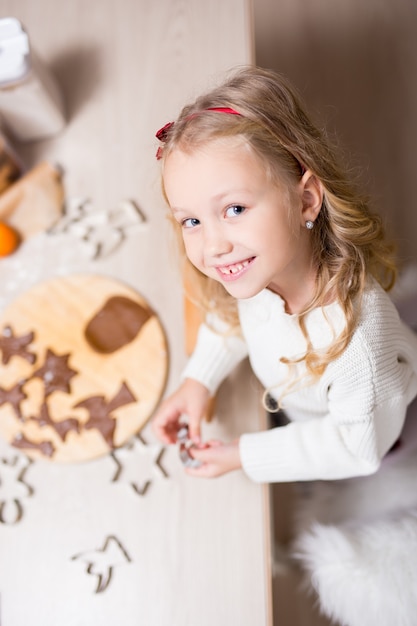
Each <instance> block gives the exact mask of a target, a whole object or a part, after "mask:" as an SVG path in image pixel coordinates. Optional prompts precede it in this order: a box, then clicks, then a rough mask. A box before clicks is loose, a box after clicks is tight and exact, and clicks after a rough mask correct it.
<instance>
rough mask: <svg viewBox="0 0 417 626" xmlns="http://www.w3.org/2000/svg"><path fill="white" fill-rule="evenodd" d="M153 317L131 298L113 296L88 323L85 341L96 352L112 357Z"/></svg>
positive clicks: (149, 311) (150, 312)
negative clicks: (112, 354)
mask: <svg viewBox="0 0 417 626" xmlns="http://www.w3.org/2000/svg"><path fill="white" fill-rule="evenodd" d="M152 315H153V313H152V311H151V310H150V309H147V308H144V307H143V306H141V305H140V304H138V303H137V302H134V301H133V300H131V299H130V298H126V297H124V296H113V297H112V298H109V299H108V300H107V302H106V303H105V304H104V306H103V307H102V308H101V309H100V311H99V312H98V313H97V314H96V315H95V316H94V317H93V318H91V320H90V321H89V322H88V324H87V326H86V328H85V338H86V340H87V342H88V343H89V345H90V346H91V347H92V348H93V350H95V351H96V352H100V353H104V354H111V353H112V352H116V350H119V349H120V348H123V346H125V345H127V344H129V343H130V342H131V341H133V340H134V339H135V337H136V336H137V334H138V333H139V331H140V330H141V328H142V326H143V325H144V324H145V323H146V322H147V321H148V320H149V318H150V317H152Z"/></svg>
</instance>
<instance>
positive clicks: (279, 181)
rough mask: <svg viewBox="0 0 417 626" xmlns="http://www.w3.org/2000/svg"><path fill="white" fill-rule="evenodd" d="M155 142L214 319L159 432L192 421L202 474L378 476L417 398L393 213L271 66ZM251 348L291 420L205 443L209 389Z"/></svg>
mask: <svg viewBox="0 0 417 626" xmlns="http://www.w3.org/2000/svg"><path fill="white" fill-rule="evenodd" d="M157 137H158V139H159V140H160V141H161V146H160V148H159V150H158V155H157V156H158V158H160V159H161V162H162V178H163V190H164V194H165V197H166V200H167V202H168V205H169V207H170V213H171V215H172V218H173V223H174V224H175V227H176V229H177V230H178V231H179V233H180V234H181V239H182V242H183V247H184V251H185V255H186V262H187V264H188V265H189V266H190V267H191V268H192V272H193V276H194V279H195V280H194V285H193V296H194V297H195V298H197V299H198V301H199V303H200V305H201V306H202V307H203V308H204V310H205V311H206V323H205V324H203V325H202V326H201V328H200V330H199V334H198V338H197V343H196V347H195V351H194V352H193V354H192V356H191V358H190V360H189V362H188V364H187V366H186V368H185V371H184V373H183V382H182V384H181V385H180V387H179V388H178V390H177V391H175V392H174V393H173V394H172V395H171V396H170V397H168V398H167V399H166V400H165V401H164V402H163V403H162V404H161V406H160V408H159V410H158V411H157V413H156V415H155V416H154V420H153V425H154V430H155V432H156V434H157V435H158V437H159V438H160V439H161V440H162V441H163V442H165V443H175V442H176V441H177V432H178V430H179V429H180V426H181V423H182V422H183V420H184V416H187V419H188V421H189V430H190V436H191V439H192V440H193V442H194V444H195V445H194V446H193V448H192V456H193V457H194V458H195V459H197V460H198V461H199V462H200V465H199V467H191V468H189V469H187V472H188V473H190V474H192V475H195V476H219V475H221V474H224V473H226V472H228V471H231V470H235V469H238V468H240V467H242V468H243V470H244V471H245V472H246V474H247V475H248V476H249V477H250V478H251V479H253V480H254V481H259V482H282V481H297V480H316V479H339V478H347V477H352V476H359V475H366V474H370V473H372V472H375V471H376V470H377V469H378V467H379V465H380V463H381V460H382V459H383V458H384V456H385V455H386V454H387V453H388V451H389V450H390V449H391V448H392V447H393V446H394V444H395V443H396V442H397V440H398V439H399V436H400V433H401V431H402V428H403V425H404V421H405V418H406V414H407V410H408V407H409V406H410V404H411V403H412V400H413V399H414V398H415V397H416V395H417V336H416V335H415V334H414V333H413V332H412V331H411V330H410V329H409V328H407V327H406V326H405V325H404V324H403V323H402V322H401V320H400V319H399V316H398V314H397V311H396V309H395V307H394V306H393V304H392V302H391V300H390V298H389V297H388V295H387V294H386V291H387V290H388V289H389V288H390V287H392V285H393V283H394V280H395V264H394V261H393V256H392V249H391V247H390V245H389V244H388V243H387V241H386V240H385V236H384V232H383V227H382V224H381V220H380V218H379V217H378V216H377V215H375V214H373V213H372V211H371V210H370V208H369V206H368V205H367V203H366V201H365V200H364V198H362V197H360V196H359V195H358V194H357V192H356V191H355V189H354V188H353V186H352V185H351V184H350V182H349V181H348V180H347V178H346V176H345V173H344V172H343V170H342V169H341V167H340V166H339V165H338V163H337V162H336V159H335V156H334V154H333V152H332V148H331V146H330V145H329V143H328V141H327V139H326V137H325V135H324V134H323V133H322V132H321V131H320V130H319V129H318V128H317V127H316V126H315V125H314V124H313V123H312V121H311V120H310V119H309V117H308V115H307V114H306V112H305V110H304V108H303V106H302V104H301V103H300V100H299V98H298V96H297V95H296V94H295V92H294V90H293V89H292V88H291V87H290V85H289V84H288V83H287V82H286V81H285V80H284V79H283V78H282V77H281V76H280V75H277V74H275V73H273V72H270V71H267V70H263V69H260V68H245V69H242V70H239V71H238V72H237V73H235V74H234V75H233V76H232V77H231V78H230V79H229V80H228V81H227V82H225V83H224V84H223V85H222V86H220V87H218V88H216V89H214V90H213V91H211V92H210V93H208V94H206V95H203V96H201V97H200V98H198V99H197V100H196V101H195V102H194V103H193V104H191V105H190V106H186V107H185V108H184V109H183V111H182V112H181V114H180V116H179V118H178V120H177V121H176V122H175V123H169V124H167V125H166V126H164V128H162V129H161V130H160V131H158V133H157ZM246 356H249V359H250V363H251V365H252V368H253V371H254V373H255V374H256V376H257V377H258V378H259V380H260V381H261V383H262V384H263V386H264V388H265V394H266V395H265V397H268V398H269V399H271V400H272V402H273V403H274V404H276V406H277V407H278V408H279V409H282V410H283V411H284V412H285V414H286V417H287V418H288V420H289V423H288V424H287V425H285V426H282V427H279V428H272V429H270V430H267V431H265V432H259V433H250V434H243V435H241V436H240V438H239V440H238V441H233V442H228V443H224V442H220V441H208V442H203V441H202V440H201V433H200V422H201V420H202V418H203V416H204V414H205V413H206V410H207V406H208V403H209V400H210V397H211V396H212V395H213V394H214V393H215V392H216V389H217V388H218V386H219V385H220V383H221V382H222V380H223V379H224V378H225V377H226V376H227V375H228V374H229V373H230V372H231V370H232V369H233V368H234V367H235V366H236V365H237V363H238V362H239V361H241V360H242V359H243V358H244V357H246ZM236 393H239V391H238V390H237V391H236ZM415 405H416V403H414V407H415ZM414 412H415V417H416V419H417V414H416V413H417V412H416V411H414Z"/></svg>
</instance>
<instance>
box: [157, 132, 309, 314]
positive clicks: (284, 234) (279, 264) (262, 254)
mask: <svg viewBox="0 0 417 626" xmlns="http://www.w3.org/2000/svg"><path fill="white" fill-rule="evenodd" d="M309 178H312V177H311V174H309V173H308V174H306V175H304V176H303V179H302V180H301V181H299V182H298V183H297V182H295V183H294V184H293V187H294V189H291V191H288V183H287V184H286V187H284V185H282V186H281V185H279V183H277V182H272V180H271V179H270V177H268V175H267V173H266V171H265V167H263V164H262V163H261V162H260V161H259V159H258V158H256V157H255V156H254V155H253V153H252V152H251V151H250V150H249V149H248V147H247V146H246V144H245V143H243V141H242V140H240V139H223V140H212V141H211V142H209V143H208V144H206V145H205V146H204V147H203V148H199V149H197V150H195V151H193V152H183V151H181V150H179V149H176V150H174V151H173V152H172V153H171V154H170V155H168V157H167V158H166V162H165V168H164V186H165V192H166V196H167V199H168V202H169V205H170V207H171V210H172V213H173V216H174V218H175V220H176V222H177V223H178V224H179V226H180V227H181V229H182V236H183V241H184V245H185V251H186V254H187V257H188V258H189V260H190V261H191V263H192V264H193V265H195V267H196V268H197V269H198V270H200V271H201V272H202V273H203V274H205V275H206V276H209V277H210V278H213V279H215V280H217V281H219V282H221V283H222V284H223V285H224V287H225V289H226V290H227V291H228V292H229V293H230V294H231V295H232V296H234V297H235V298H250V297H252V296H254V295H256V294H257V293H259V292H260V291H261V290H262V289H265V288H269V289H272V290H274V291H276V292H277V293H279V294H280V295H281V296H282V297H283V298H284V299H285V300H286V301H287V302H289V303H295V306H298V304H296V303H297V302H298V292H299V291H300V292H301V291H302V293H303V294H305V293H306V284H308V283H309V282H310V281H311V279H312V271H311V261H310V259H311V252H310V238H309V233H308V231H307V230H306V228H305V226H304V224H305V221H306V219H314V218H315V217H316V213H315V214H314V215H313V214H312V213H311V210H310V208H311V207H310V205H311V194H307V192H306V187H307V183H306V181H307V180H309ZM306 194H307V195H306ZM319 206H320V205H319ZM313 283H314V277H313ZM302 304H305V302H303V303H302ZM291 306H293V305H292V304H289V307H291Z"/></svg>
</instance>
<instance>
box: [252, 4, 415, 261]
mask: <svg viewBox="0 0 417 626" xmlns="http://www.w3.org/2000/svg"><path fill="white" fill-rule="evenodd" d="M254 17H255V22H254V23H255V50H256V62H257V64H258V65H261V66H264V67H269V68H272V69H275V70H278V71H280V72H283V73H284V74H286V75H287V76H288V77H289V78H290V79H291V80H292V81H293V82H294V83H295V84H296V85H297V87H298V89H299V90H300V91H301V93H302V94H303V95H304V96H305V99H306V100H307V103H308V105H309V106H310V109H311V110H312V111H313V113H314V114H315V118H316V120H317V121H319V122H320V123H322V124H324V125H325V126H326V128H328V130H329V132H330V133H331V134H332V135H333V136H334V138H335V140H336V141H337V143H339V144H340V145H341V147H343V148H344V149H345V151H346V154H347V157H348V160H349V162H350V163H351V165H352V167H353V168H354V169H355V172H356V173H357V174H358V176H359V178H360V180H361V182H362V183H363V184H364V186H365V187H366V189H367V190H368V191H369V192H370V193H371V194H372V197H373V199H374V201H375V206H376V207H377V208H378V209H379V210H380V211H381V212H382V214H383V215H384V216H385V217H386V220H387V223H388V225H389V227H390V228H391V229H392V230H391V232H392V233H393V235H394V236H395V237H396V239H397V241H398V251H399V255H400V257H401V259H402V260H403V262H411V261H414V262H415V261H417V207H416V199H415V193H414V184H415V180H416V175H417V169H416V152H417V122H416V111H417V3H416V2H415V1H414V0H395V1H394V0H366V2H363V1H362V0H343V1H342V2H333V1H331V0H255V1H254Z"/></svg>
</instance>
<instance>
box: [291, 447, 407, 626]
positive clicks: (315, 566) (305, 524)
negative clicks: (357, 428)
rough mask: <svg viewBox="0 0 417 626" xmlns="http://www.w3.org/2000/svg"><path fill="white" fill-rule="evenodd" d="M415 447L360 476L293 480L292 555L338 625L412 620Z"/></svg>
mask: <svg viewBox="0 0 417 626" xmlns="http://www.w3.org/2000/svg"><path fill="white" fill-rule="evenodd" d="M416 479H417V451H414V452H413V451H412V452H409V453H408V455H407V454H404V453H400V452H399V453H398V454H397V453H392V455H390V456H389V457H388V458H387V460H386V461H384V463H383V465H382V467H381V468H380V470H379V471H378V472H377V473H376V474H374V475H373V476H368V477H365V478H358V479H350V480H342V481H334V482H331V483H330V482H317V483H310V484H304V485H300V494H299V501H298V505H297V507H296V509H297V526H298V533H297V540H296V541H295V543H294V546H293V549H294V555H295V557H296V558H297V559H298V560H300V561H301V565H302V567H303V569H304V570H305V572H306V575H307V578H308V582H309V584H311V585H312V586H313V587H314V589H315V590H316V591H317V593H318V597H319V602H320V609H321V611H322V612H323V613H324V614H325V615H327V616H328V617H329V618H331V619H332V620H334V621H335V622H336V623H338V624H341V625H343V626H416V625H417V480H416Z"/></svg>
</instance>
